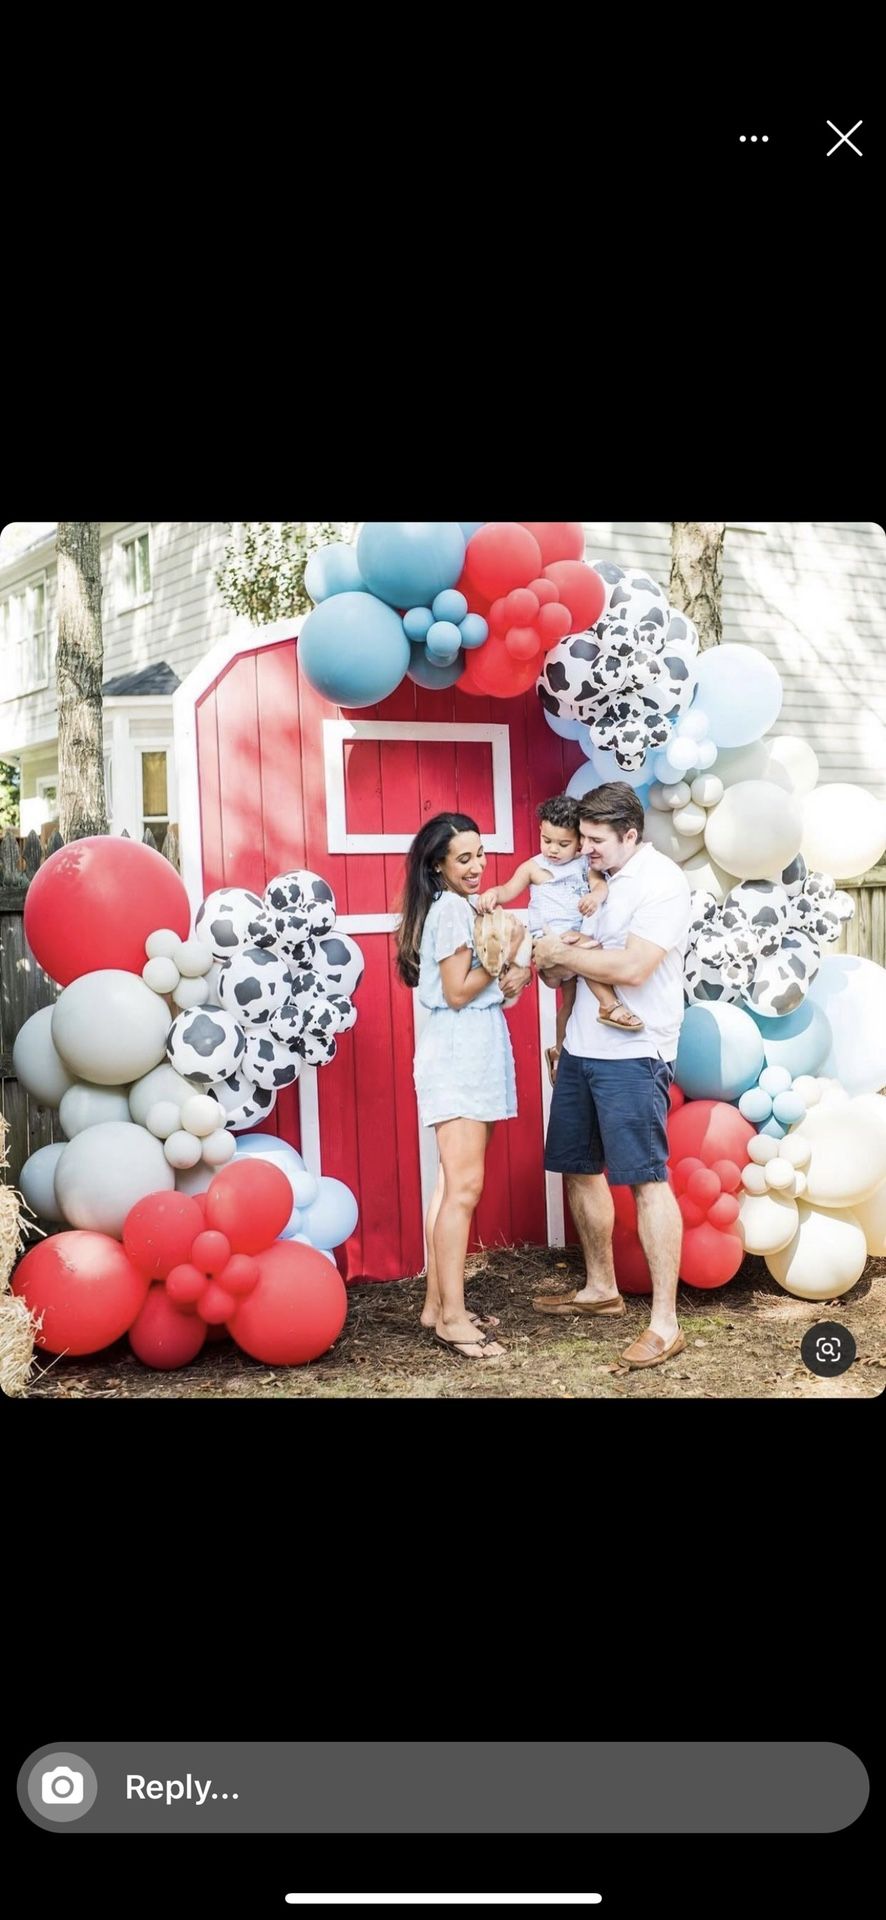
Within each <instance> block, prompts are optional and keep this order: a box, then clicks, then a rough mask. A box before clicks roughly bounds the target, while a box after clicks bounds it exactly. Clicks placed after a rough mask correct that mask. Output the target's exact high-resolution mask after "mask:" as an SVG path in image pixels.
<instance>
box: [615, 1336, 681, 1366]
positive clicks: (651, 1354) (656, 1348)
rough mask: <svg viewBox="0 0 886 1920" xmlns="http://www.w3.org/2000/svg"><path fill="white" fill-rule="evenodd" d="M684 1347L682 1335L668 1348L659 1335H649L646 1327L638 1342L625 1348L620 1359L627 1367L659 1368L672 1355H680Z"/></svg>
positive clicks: (635, 1341)
mask: <svg viewBox="0 0 886 1920" xmlns="http://www.w3.org/2000/svg"><path fill="white" fill-rule="evenodd" d="M685 1345H686V1342H685V1340H684V1338H683V1335H682V1333H678V1334H677V1336H676V1339H674V1340H672V1341H671V1344H670V1346H669V1347H668V1346H665V1343H664V1341H663V1339H662V1337H661V1334H660V1333H650V1331H649V1328H648V1327H647V1329H646V1332H645V1333H641V1335H640V1338H639V1340H634V1341H633V1343H632V1345H631V1346H629V1347H626V1348H625V1351H624V1353H623V1354H622V1356H621V1357H622V1359H623V1361H624V1362H625V1365H626V1366H628V1367H659V1366H661V1363H662V1361H663V1360H670V1358H671V1355H672V1354H675V1353H682V1352H683V1348H684V1347H685Z"/></svg>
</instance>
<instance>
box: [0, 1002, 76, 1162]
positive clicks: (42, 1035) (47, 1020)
mask: <svg viewBox="0 0 886 1920" xmlns="http://www.w3.org/2000/svg"><path fill="white" fill-rule="evenodd" d="M54 1011H55V1008H54V1007H41V1008H40V1010H39V1012H38V1013H32V1014H31V1017H30V1019H29V1020H26V1021H25V1023H24V1026H23V1027H20V1028H19V1031H18V1033H17V1034H16V1037H15V1040H14V1042H13V1047H12V1071H13V1073H14V1074H15V1077H16V1079H17V1080H18V1081H19V1083H20V1084H21V1086H23V1087H24V1089H25V1092H26V1093H30V1094H33V1096H34V1099H35V1100H37V1101H39V1103H40V1105H41V1107H57V1106H58V1103H59V1101H60V1099H61V1097H62V1094H63V1093H66V1092H67V1090H68V1088H69V1087H70V1086H73V1083H74V1075H73V1074H72V1073H71V1072H69V1070H68V1068H67V1067H66V1065H65V1062H64V1060H63V1059H62V1057H61V1054H60V1053H59V1051H58V1049H57V1047H56V1046H55V1044H54V1042H53V1038H52V1016H53V1013H54ZM41 1151H42V1149H41Z"/></svg>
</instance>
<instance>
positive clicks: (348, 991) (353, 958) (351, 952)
mask: <svg viewBox="0 0 886 1920" xmlns="http://www.w3.org/2000/svg"><path fill="white" fill-rule="evenodd" d="M316 953H317V972H318V973H319V974H320V976H321V979H322V981H323V982H324V983H325V984H326V986H327V987H328V989H329V991H330V993H339V994H344V995H345V996H346V997H347V998H348V999H350V997H351V995H352V994H354V993H356V991H357V988H358V987H359V985H360V982H361V980H362V978H363V969H364V966H365V962H364V959H363V954H362V953H361V951H360V948H359V947H358V945H357V942H356V940H352V939H351V938H350V935H349V934H347V933H336V932H335V930H334V929H333V931H332V933H324V934H321V936H320V939H319V940H318V941H317V945H316Z"/></svg>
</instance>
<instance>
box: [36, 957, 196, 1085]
mask: <svg viewBox="0 0 886 1920" xmlns="http://www.w3.org/2000/svg"><path fill="white" fill-rule="evenodd" d="M168 1031H169V1009H168V1007H165V1006H164V1005H163V1002H162V1000H159V999H158V998H157V995H156V994H155V993H152V992H151V989H150V987H146V986H145V983H144V981H143V980H140V979H139V977H138V975H137V974H135V973H125V972H123V970H122V969H121V968H117V967H100V968H99V969H98V970H97V971H96V972H95V973H83V974H81V976H80V978H79V980H72V981H71V984H70V986H69V987H65V989H64V992H63V993H62V995H61V997H60V999H58V1000H57V1001H56V1004H55V1006H54V1007H53V1010H52V1038H53V1041H54V1044H55V1046H56V1048H57V1050H58V1052H59V1053H60V1054H61V1056H62V1059H63V1060H64V1062H65V1064H66V1066H68V1067H70V1068H71V1070H72V1072H74V1073H75V1074H76V1075H77V1078H78V1079H80V1080H92V1081H95V1082H97V1084H98V1085H99V1086H102V1087H118V1086H120V1085H121V1083H123V1082H125V1081H133V1080H138V1079H140V1078H141V1076H142V1074H145V1073H148V1072H149V1071H150V1069H151V1067H156V1066H157V1065H158V1064H159V1062H160V1061H161V1060H162V1058H163V1055H164V1053H165V1051H166V1035H167V1033H168Z"/></svg>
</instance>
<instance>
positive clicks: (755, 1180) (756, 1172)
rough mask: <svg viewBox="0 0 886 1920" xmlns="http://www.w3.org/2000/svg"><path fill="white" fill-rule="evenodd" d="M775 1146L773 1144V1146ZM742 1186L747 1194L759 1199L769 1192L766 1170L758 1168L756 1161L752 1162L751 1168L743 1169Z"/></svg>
mask: <svg viewBox="0 0 886 1920" xmlns="http://www.w3.org/2000/svg"><path fill="white" fill-rule="evenodd" d="M774 1144H775V1143H774V1142H773V1145H774ZM741 1184H742V1186H743V1187H744V1190H745V1193H749V1194H751V1195H752V1196H753V1197H754V1198H756V1199H759V1198H760V1196H761V1195H762V1194H764V1193H765V1192H766V1191H767V1186H766V1168H765V1167H762V1166H758V1165H756V1164H755V1162H754V1161H751V1163H750V1165H749V1166H747V1167H742V1170H741Z"/></svg>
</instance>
